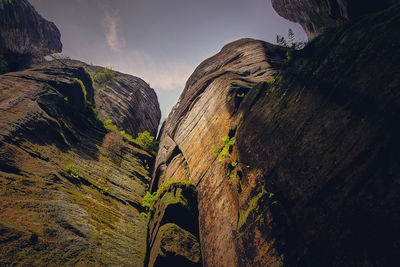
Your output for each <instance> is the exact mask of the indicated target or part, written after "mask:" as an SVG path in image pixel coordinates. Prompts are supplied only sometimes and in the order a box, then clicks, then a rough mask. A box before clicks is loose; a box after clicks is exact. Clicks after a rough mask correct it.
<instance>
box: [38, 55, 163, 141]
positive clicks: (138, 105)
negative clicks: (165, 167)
mask: <svg viewBox="0 0 400 267" xmlns="http://www.w3.org/2000/svg"><path fill="white" fill-rule="evenodd" d="M62 63H64V64H66V65H67V66H75V67H78V66H81V67H84V68H85V69H86V70H87V71H88V72H89V73H90V74H91V75H92V77H93V78H94V89H95V90H94V100H95V102H96V110H97V111H98V112H99V117H100V119H102V120H104V121H105V120H109V119H111V120H112V121H113V123H114V124H116V125H117V126H118V128H120V129H121V130H124V131H126V132H127V133H129V134H130V135H132V136H133V137H136V135H137V134H138V133H141V132H144V131H149V132H150V134H151V135H152V136H156V135H157V130H158V124H159V122H160V119H161V110H160V107H159V104H158V100H157V95H156V93H155V91H154V90H153V89H152V88H150V86H149V85H148V83H146V82H145V81H143V80H142V79H140V78H138V77H135V76H132V75H128V74H124V73H121V72H118V71H112V72H113V73H114V75H115V76H114V78H113V80H112V81H108V82H100V81H99V79H98V77H99V76H100V75H101V74H98V73H104V70H105V69H106V68H104V67H100V66H93V65H87V64H85V63H83V62H80V61H77V60H66V59H62V60H60V61H57V60H55V61H52V62H47V63H44V64H40V65H45V66H54V65H55V66H60V65H61V66H62Z"/></svg>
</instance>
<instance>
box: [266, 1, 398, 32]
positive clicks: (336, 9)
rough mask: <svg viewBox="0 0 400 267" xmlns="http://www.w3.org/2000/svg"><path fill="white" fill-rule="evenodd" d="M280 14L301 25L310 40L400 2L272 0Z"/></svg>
mask: <svg viewBox="0 0 400 267" xmlns="http://www.w3.org/2000/svg"><path fill="white" fill-rule="evenodd" d="M271 2H272V6H273V7H274V9H275V10H276V12H278V14H279V15H280V16H282V17H284V18H286V19H288V20H291V21H293V22H297V23H300V25H301V26H302V27H303V29H304V31H305V32H306V33H307V35H308V37H309V38H310V39H312V38H314V37H315V36H317V35H319V34H321V33H322V32H324V31H325V30H326V29H327V28H332V27H336V26H337V25H338V24H341V23H343V22H345V21H348V20H350V19H354V18H356V17H359V16H361V15H365V14H368V13H373V12H377V11H379V10H383V9H385V8H388V7H390V6H393V5H395V4H399V3H400V1H399V0H384V1H360V0H357V1H351V0H300V1H299V0H272V1H271Z"/></svg>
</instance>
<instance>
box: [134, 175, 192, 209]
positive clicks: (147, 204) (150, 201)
mask: <svg viewBox="0 0 400 267" xmlns="http://www.w3.org/2000/svg"><path fill="white" fill-rule="evenodd" d="M173 184H177V185H181V186H185V187H189V186H191V185H193V186H195V184H194V183H193V182H192V181H189V180H185V179H179V180H171V178H170V179H169V180H168V181H167V182H165V183H162V184H161V185H160V186H159V187H158V189H157V191H156V192H154V193H153V194H151V193H150V192H146V195H144V197H143V199H142V207H143V208H145V210H146V212H147V213H148V212H149V211H150V210H151V209H152V207H153V205H154V203H155V202H156V201H157V200H158V199H159V198H161V197H162V196H163V195H164V193H165V192H167V191H168V188H169V187H170V186H171V185H173Z"/></svg>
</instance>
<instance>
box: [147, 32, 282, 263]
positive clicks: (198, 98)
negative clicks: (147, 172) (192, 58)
mask: <svg viewBox="0 0 400 267" xmlns="http://www.w3.org/2000/svg"><path fill="white" fill-rule="evenodd" d="M282 55H283V52H282V51H281V50H280V49H279V48H277V47H276V46H273V45H270V44H267V43H264V42H261V41H256V40H252V39H242V40H239V41H237V42H234V43H231V44H229V45H227V46H225V47H224V48H223V49H222V50H221V52H220V53H219V54H217V55H215V56H214V57H212V58H209V59H207V60H206V61H204V62H203V63H202V64H200V66H199V67H198V68H197V69H196V70H195V72H194V73H193V74H192V76H191V77H190V78H189V80H188V82H187V84H186V87H185V90H184V92H183V93H182V96H181V98H180V100H179V102H178V104H177V105H176V106H175V107H174V108H173V110H172V112H171V114H170V116H169V117H168V119H167V122H166V124H165V127H164V131H163V134H162V137H161V142H160V148H159V152H158V156H157V160H156V166H155V175H154V177H153V183H152V191H155V190H156V188H157V187H158V185H159V184H161V183H162V182H165V181H167V180H169V179H172V180H173V179H188V180H191V181H192V182H193V183H195V184H196V185H197V190H198V201H199V222H200V236H201V251H202V255H203V264H204V265H205V266H237V265H238V264H239V257H238V256H239V255H238V254H237V253H236V251H237V250H238V249H239V248H238V246H237V236H236V228H237V221H238V213H239V203H238V198H237V192H236V190H234V189H233V188H232V186H231V185H230V184H229V182H228V178H227V177H226V173H227V167H228V165H229V164H230V163H231V160H232V161H233V160H234V159H233V158H232V159H231V160H226V161H224V162H219V160H218V157H217V156H215V155H213V153H212V151H211V147H212V146H215V145H218V146H221V142H222V141H221V137H224V136H230V137H233V136H235V132H236V128H237V125H238V124H239V123H240V122H241V121H242V120H243V112H241V109H242V108H243V103H244V100H245V99H249V100H248V101H249V103H252V102H253V101H255V99H256V97H257V95H258V93H259V91H260V90H261V89H258V90H257V89H254V87H255V85H257V84H258V83H260V82H262V81H266V80H269V79H270V78H272V77H273V76H274V75H275V74H276V73H277V69H279V66H280V64H281V62H283V59H282ZM249 95H251V96H249ZM241 167H243V166H241ZM150 225H151V224H150Z"/></svg>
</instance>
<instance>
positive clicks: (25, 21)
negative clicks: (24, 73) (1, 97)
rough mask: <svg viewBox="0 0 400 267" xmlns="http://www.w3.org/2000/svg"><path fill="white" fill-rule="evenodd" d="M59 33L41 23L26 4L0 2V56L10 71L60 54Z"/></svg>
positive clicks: (22, 0) (51, 25)
mask: <svg viewBox="0 0 400 267" xmlns="http://www.w3.org/2000/svg"><path fill="white" fill-rule="evenodd" d="M60 37H61V35H60V32H59V31H58V29H57V27H56V26H55V25H54V23H52V22H49V21H47V20H45V19H43V18H42V17H41V16H40V15H39V14H38V13H37V12H36V10H35V9H34V8H33V6H32V5H31V4H30V3H29V2H28V1H27V0H13V1H9V0H0V54H2V55H3V56H4V58H5V60H6V61H7V63H8V68H9V70H10V71H15V70H18V69H21V68H23V67H26V66H28V65H29V64H30V63H31V62H32V60H34V59H37V58H42V57H44V56H45V55H48V54H50V51H51V50H53V51H55V52H61V50H62V44H61V41H60Z"/></svg>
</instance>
